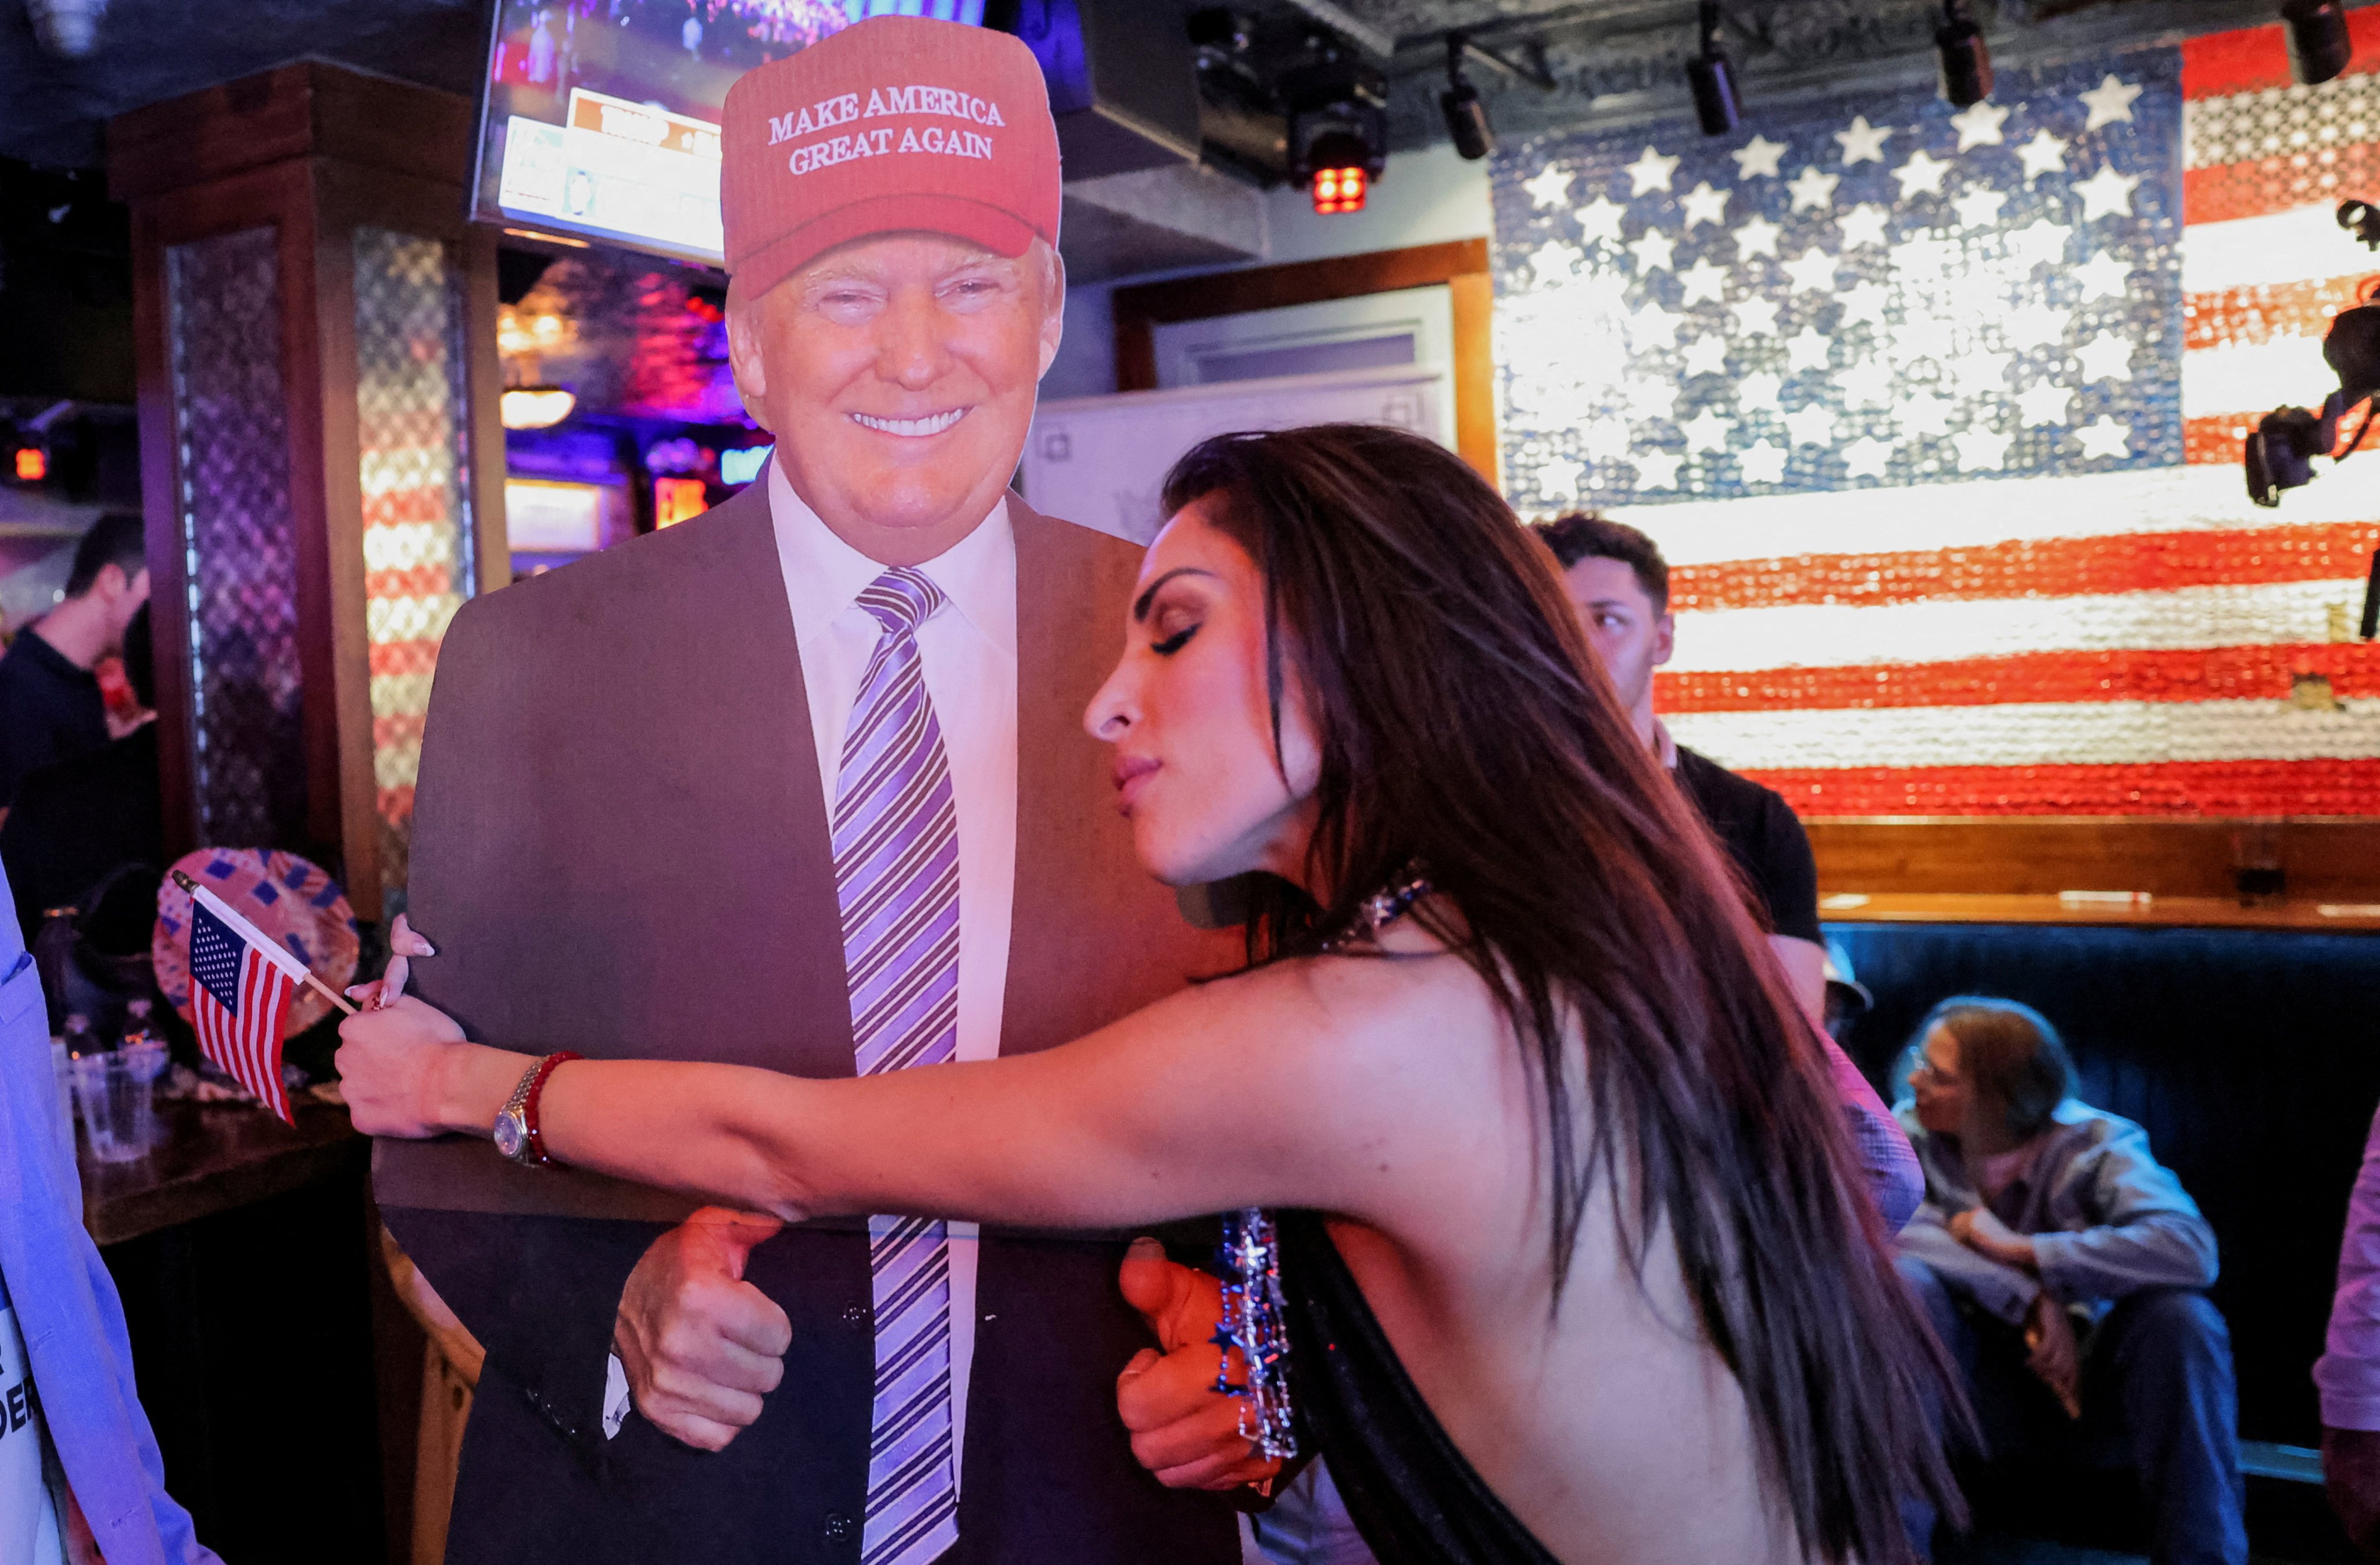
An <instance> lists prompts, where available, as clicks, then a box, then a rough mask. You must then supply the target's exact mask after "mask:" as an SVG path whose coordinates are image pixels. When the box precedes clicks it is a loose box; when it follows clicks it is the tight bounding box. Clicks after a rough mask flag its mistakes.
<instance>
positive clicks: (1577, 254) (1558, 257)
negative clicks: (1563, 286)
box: [1529, 239, 1586, 287]
mask: <svg viewBox="0 0 2380 1565" xmlns="http://www.w3.org/2000/svg"><path fill="white" fill-rule="evenodd" d="M1585 259H1586V256H1585V251H1581V250H1580V249H1579V248H1578V247H1577V246H1576V245H1566V244H1564V243H1562V242H1561V241H1560V239H1548V240H1547V241H1546V242H1545V243H1543V244H1541V245H1539V246H1538V247H1537V248H1536V249H1535V250H1533V251H1530V252H1529V265H1530V267H1531V269H1533V270H1534V271H1535V272H1536V275H1537V287H1548V286H1549V285H1551V284H1554V283H1560V282H1566V281H1568V280H1569V279H1570V277H1571V276H1572V275H1573V274H1574V273H1575V272H1576V270H1577V268H1578V263H1580V262H1581V261H1584V260H1585Z"/></svg>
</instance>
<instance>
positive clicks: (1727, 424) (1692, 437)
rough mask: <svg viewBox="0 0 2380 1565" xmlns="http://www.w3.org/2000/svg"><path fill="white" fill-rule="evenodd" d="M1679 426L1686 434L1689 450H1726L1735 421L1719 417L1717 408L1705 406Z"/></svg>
mask: <svg viewBox="0 0 2380 1565" xmlns="http://www.w3.org/2000/svg"><path fill="white" fill-rule="evenodd" d="M1678 428H1679V429H1680V430H1681V431H1682V432H1683V433H1684V434H1685V437H1686V449H1687V451H1689V452H1694V451H1724V450H1726V449H1727V437H1728V434H1729V432H1730V431H1731V430H1733V429H1734V428H1735V421H1734V420H1733V419H1725V418H1721V417H1719V415H1718V410H1716V409H1711V408H1705V409H1704V410H1702V411H1701V412H1699V413H1696V414H1695V415H1694V417H1693V418H1691V419H1688V420H1687V421H1686V422H1684V423H1682V424H1680V425H1679V426H1678Z"/></svg>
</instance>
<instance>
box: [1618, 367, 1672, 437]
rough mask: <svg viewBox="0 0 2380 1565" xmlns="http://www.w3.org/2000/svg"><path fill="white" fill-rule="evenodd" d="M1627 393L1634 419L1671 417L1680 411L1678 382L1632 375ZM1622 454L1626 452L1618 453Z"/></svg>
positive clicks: (1630, 415) (1630, 411)
mask: <svg viewBox="0 0 2380 1565" xmlns="http://www.w3.org/2000/svg"><path fill="white" fill-rule="evenodd" d="M1625 395H1626V397H1627V398H1628V416H1629V417H1630V418H1632V419H1671V418H1675V417H1677V413H1678V383H1677V382H1675V381H1673V380H1668V379H1662V378H1658V377H1655V376H1650V375H1631V376H1630V377H1629V379H1628V385H1627V387H1626V391H1625ZM1616 454H1617V455H1620V456H1625V455H1627V453H1626V452H1624V451H1622V452H1619V453H1616Z"/></svg>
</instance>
